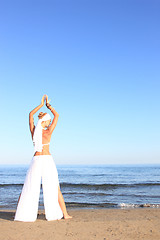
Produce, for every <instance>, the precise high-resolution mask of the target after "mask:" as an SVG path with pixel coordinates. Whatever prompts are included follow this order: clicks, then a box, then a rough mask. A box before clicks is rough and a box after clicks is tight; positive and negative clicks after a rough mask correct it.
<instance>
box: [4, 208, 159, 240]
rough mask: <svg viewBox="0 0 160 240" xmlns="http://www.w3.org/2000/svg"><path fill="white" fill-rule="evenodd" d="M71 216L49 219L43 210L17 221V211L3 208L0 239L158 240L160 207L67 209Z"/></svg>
mask: <svg viewBox="0 0 160 240" xmlns="http://www.w3.org/2000/svg"><path fill="white" fill-rule="evenodd" d="M68 213H69V214H70V215H72V216H73V218H72V219H68V220H65V219H61V220H56V221H47V220H46V219H45V215H44V210H39V211H38V218H37V220H36V221H35V222H34V223H28V222H17V221H14V220H13V219H14V214H15V210H12V209H10V210H9V209H8V210H4V209H0V228H1V233H0V239H11V240H17V239H22V240H23V239H30V240H35V239H37V238H39V239H41V240H44V239H50V240H51V239H58V240H62V239H67V240H71V239H74V240H92V239H97V240H101V239H102V240H112V239H113V240H132V239H136V240H137V239H145V240H151V239H153V240H159V239H160V229H159V222H160V209H158V208H135V209H80V210H78V209H68Z"/></svg>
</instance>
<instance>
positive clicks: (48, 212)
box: [14, 95, 72, 222]
mask: <svg viewBox="0 0 160 240" xmlns="http://www.w3.org/2000/svg"><path fill="white" fill-rule="evenodd" d="M45 101H46V106H47V108H48V109H49V110H50V111H51V112H52V114H53V115H54V119H53V121H52V123H51V117H50V115H49V114H47V113H42V112H41V113H40V114H39V115H38V117H39V121H38V123H37V126H36V127H35V126H34V120H33V115H34V114H35V113H36V112H37V111H38V110H39V109H40V108H41V107H43V105H44V102H45ZM58 117H59V114H58V113H57V112H56V111H55V109H54V108H53V107H51V105H50V104H49V101H48V96H47V95H44V96H43V97H42V101H41V104H40V105H39V106H38V107H36V108H35V109H33V110H32V111H31V112H30V114H29V126H30V131H31V135H32V139H33V143H34V152H35V153H34V156H33V158H32V161H31V164H30V167H29V170H28V172H27V175H26V179H25V182H24V185H23V189H22V192H21V195H20V197H19V201H18V206H17V210H16V214H15V218H14V220H15V221H23V222H34V221H35V220H36V219H37V213H38V202H39V194H40V186H41V179H42V186H43V198H44V208H45V216H46V219H47V220H48V221H50V220H59V219H61V218H62V217H64V219H68V218H72V217H71V216H70V215H68V213H67V210H66V206H65V202H64V199H63V196H62V193H61V190H60V187H59V180H58V173H57V169H56V166H55V163H54V160H53V158H52V155H51V154H50V152H49V143H50V139H51V135H52V133H53V130H54V129H55V127H56V124H57V121H58ZM50 123H51V124H50Z"/></svg>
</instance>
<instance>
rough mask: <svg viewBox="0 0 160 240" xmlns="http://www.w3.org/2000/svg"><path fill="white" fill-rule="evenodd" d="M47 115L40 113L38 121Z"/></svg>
mask: <svg viewBox="0 0 160 240" xmlns="http://www.w3.org/2000/svg"><path fill="white" fill-rule="evenodd" d="M46 114H47V113H43V112H40V113H39V115H38V118H39V119H42V118H43V117H44V116H45V115H46Z"/></svg>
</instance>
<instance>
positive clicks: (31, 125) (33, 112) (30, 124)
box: [29, 95, 46, 138]
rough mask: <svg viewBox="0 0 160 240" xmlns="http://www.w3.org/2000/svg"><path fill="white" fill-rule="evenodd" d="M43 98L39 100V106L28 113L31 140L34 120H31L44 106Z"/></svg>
mask: <svg viewBox="0 0 160 240" xmlns="http://www.w3.org/2000/svg"><path fill="white" fill-rule="evenodd" d="M45 96H46V95H43V97H42V100H41V104H40V105H39V106H37V107H36V108H34V109H33V110H32V111H31V112H30V113H29V127H30V131H31V134H32V138H33V133H34V129H35V125H34V119H33V115H34V114H35V113H36V112H37V111H38V110H39V109H40V108H41V107H43V105H44V100H45Z"/></svg>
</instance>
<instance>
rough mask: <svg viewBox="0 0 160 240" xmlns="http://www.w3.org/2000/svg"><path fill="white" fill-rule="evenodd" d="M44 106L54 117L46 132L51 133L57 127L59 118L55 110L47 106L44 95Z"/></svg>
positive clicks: (47, 102)
mask: <svg viewBox="0 0 160 240" xmlns="http://www.w3.org/2000/svg"><path fill="white" fill-rule="evenodd" d="M46 106H47V108H48V109H49V110H50V111H51V112H52V114H53V115H54V119H53V121H52V123H51V125H50V126H49V128H48V130H49V132H50V133H52V132H53V130H54V129H55V127H56V125H57V122H58V117H59V114H58V113H57V112H56V110H55V109H54V108H53V107H51V105H50V104H49V101H48V96H47V95H46Z"/></svg>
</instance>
